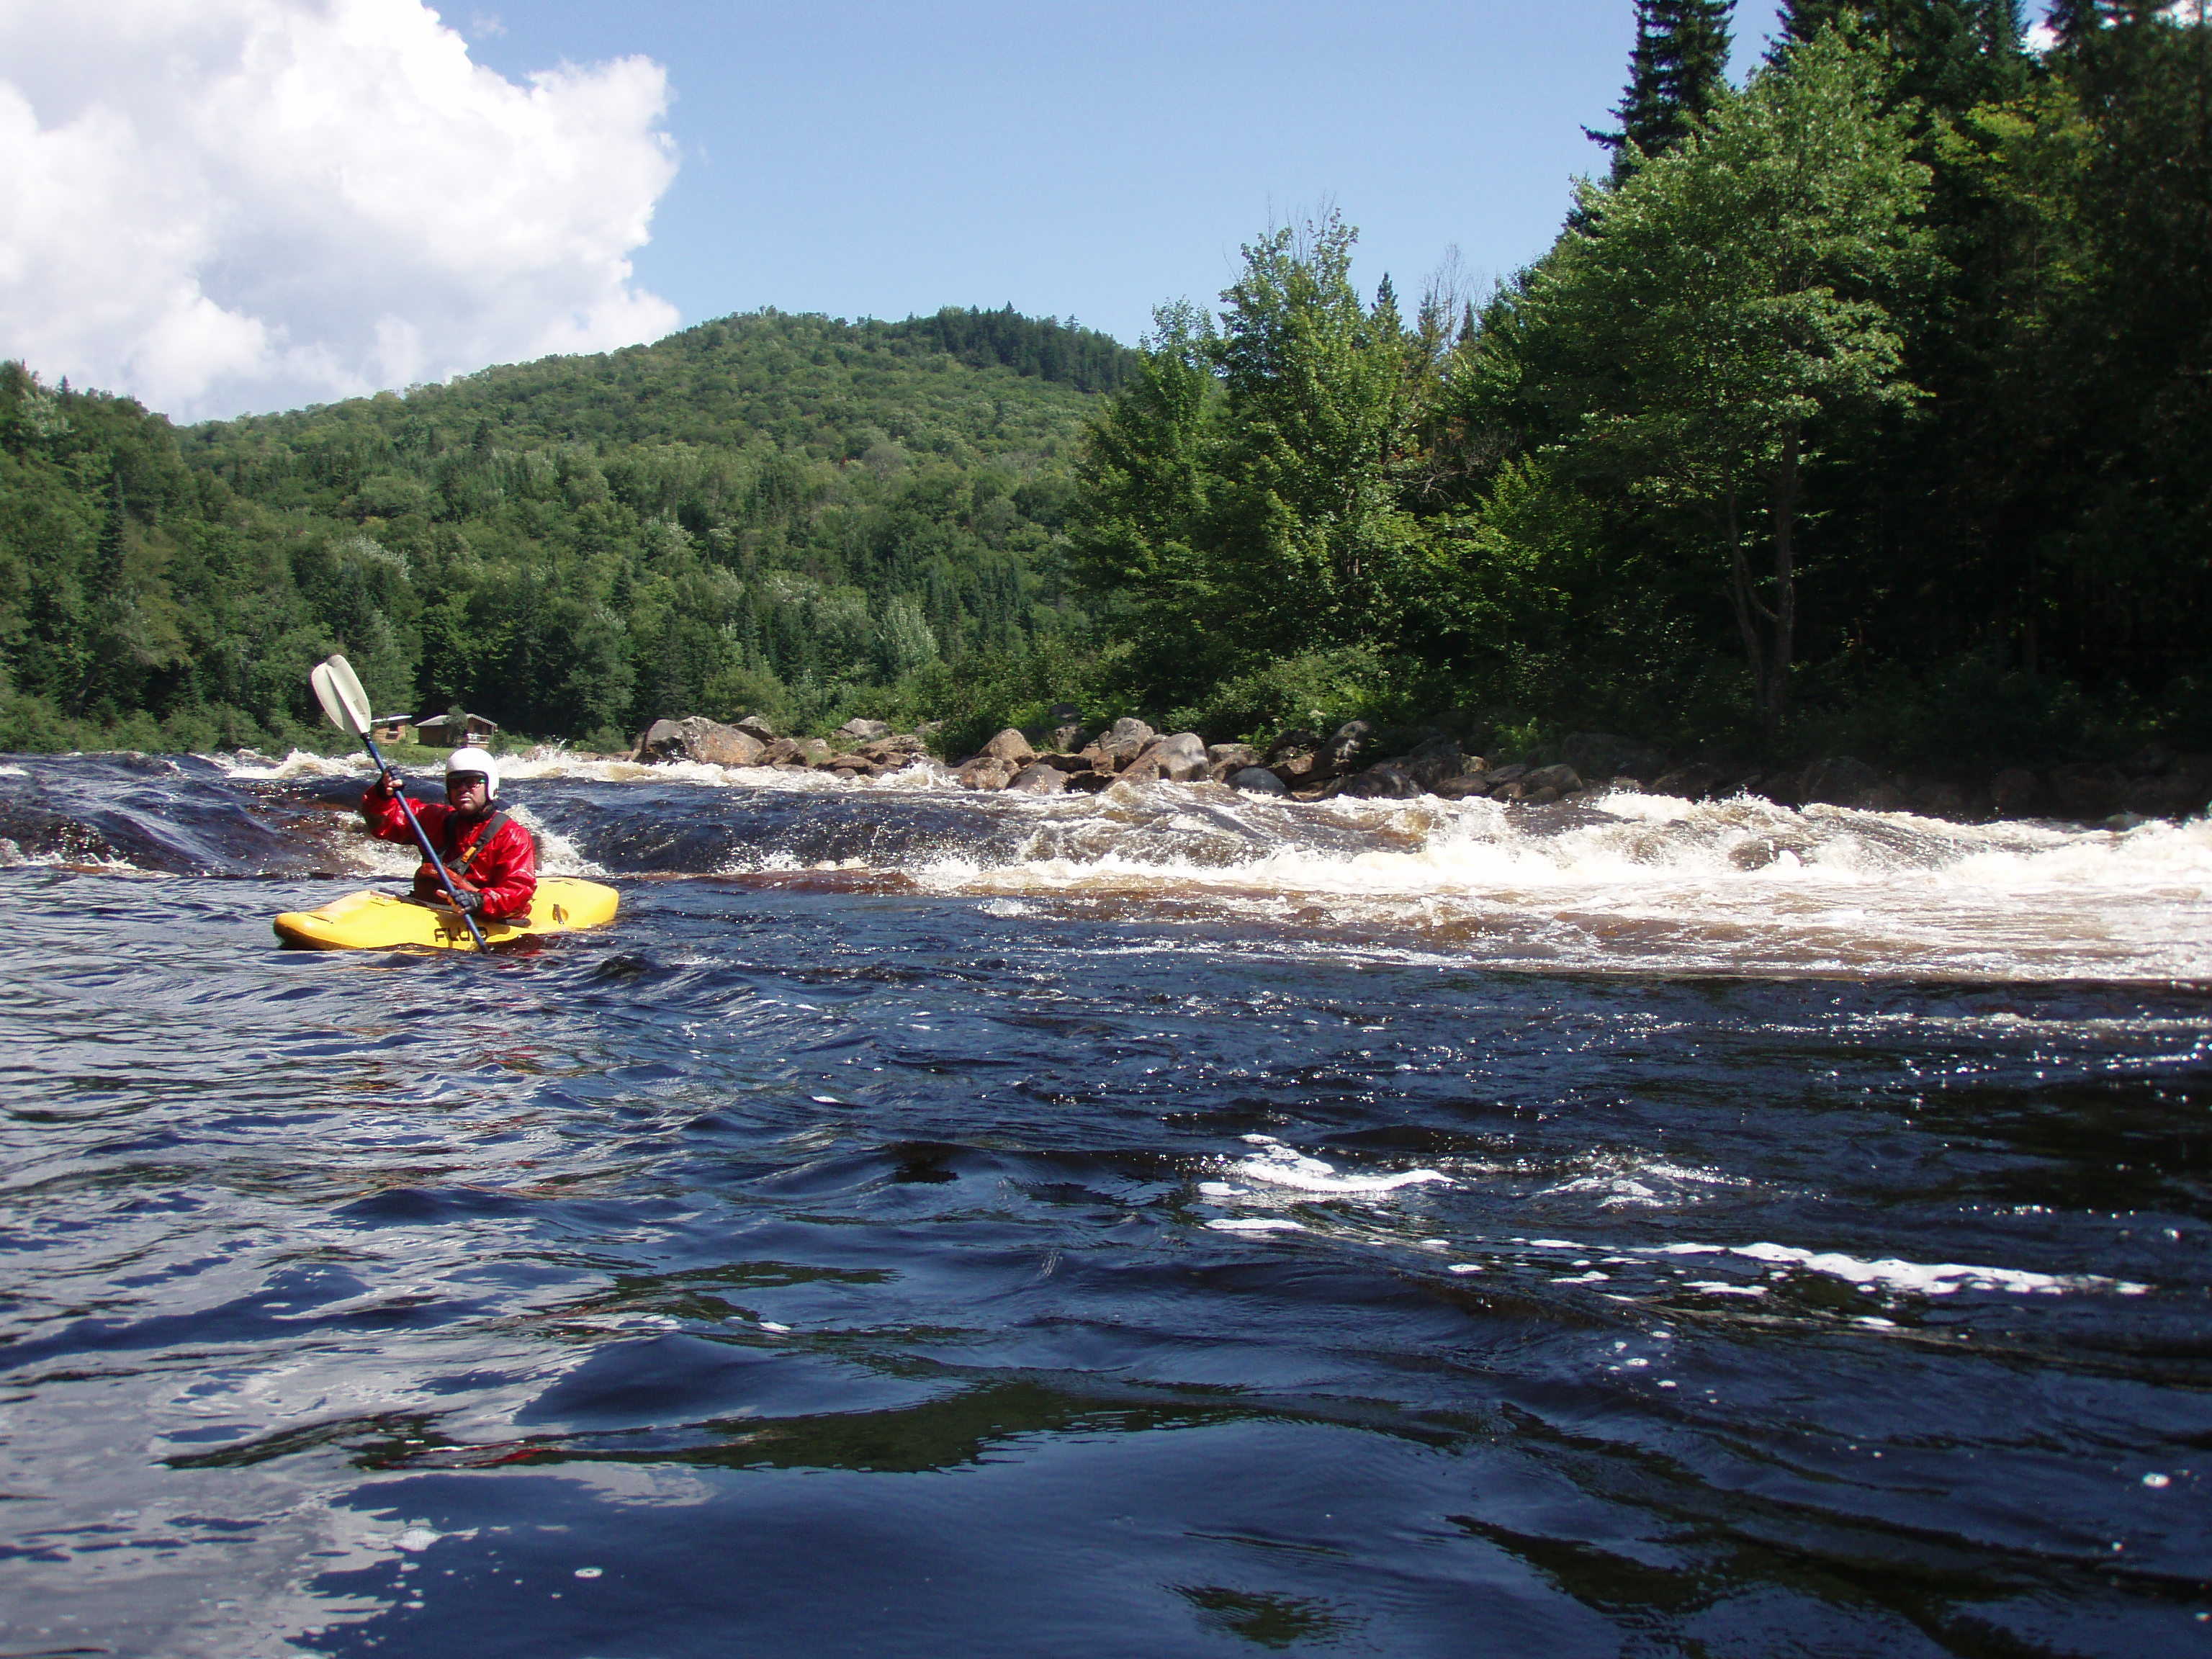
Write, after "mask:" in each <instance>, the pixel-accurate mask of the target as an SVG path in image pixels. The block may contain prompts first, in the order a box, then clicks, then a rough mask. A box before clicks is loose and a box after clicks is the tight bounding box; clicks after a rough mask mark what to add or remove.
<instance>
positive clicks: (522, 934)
mask: <svg viewBox="0 0 2212 1659" xmlns="http://www.w3.org/2000/svg"><path fill="white" fill-rule="evenodd" d="M617 899H618V896H617V893H616V892H615V890H614V889H613V888H611V887H602V886H601V885H600V884H599V883H598V882H595V881H578V880H575V879H574V878H571V877H566V876H556V877H553V878H550V879H548V880H545V881H541V882H539V883H538V892H537V895H536V896H534V897H533V898H532V900H531V902H530V913H529V915H525V916H515V917H513V918H511V919H509V920H507V921H489V920H487V919H485V918H483V917H479V918H478V919H477V926H478V927H482V928H483V936H484V943H485V944H487V945H501V944H504V943H506V942H507V941H508V940H510V939H528V938H530V937H532V936H533V935H536V934H543V933H571V932H573V931H574V930H575V929H576V928H579V927H599V926H600V925H601V924H602V923H605V922H610V921H613V920H614V919H615V906H616V903H617ZM276 937H277V938H278V939H282V940H283V941H284V943H285V944H287V945H307V946H308V947H309V948H310V949H312V950H317V951H394V950H402V949H404V948H406V947H407V946H410V945H414V946H417V947H421V948H425V949H428V950H434V951H473V950H475V949H476V948H477V946H476V941H475V940H474V939H471V938H470V937H469V930H468V926H467V924H466V923H465V922H464V921H462V920H461V919H460V917H459V915H456V914H455V913H454V912H453V911H452V910H450V909H448V908H447V907H445V906H444V905H441V904H418V903H417V902H416V901H414V900H413V899H410V898H403V897H401V896H399V895H398V894H397V893H378V892H367V893H348V894H347V895H346V896H344V897H343V898H339V899H332V900H331V902H329V903H328V904H325V905H324V906H323V907H322V908H320V909H319V910H288V911H286V912H285V913H284V914H283V915H281V916H279V917H277V918H276Z"/></svg>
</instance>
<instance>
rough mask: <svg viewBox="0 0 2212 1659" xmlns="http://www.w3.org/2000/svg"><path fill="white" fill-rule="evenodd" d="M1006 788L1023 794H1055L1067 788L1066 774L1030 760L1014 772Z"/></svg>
mask: <svg viewBox="0 0 2212 1659" xmlns="http://www.w3.org/2000/svg"><path fill="white" fill-rule="evenodd" d="M1006 788H1007V790H1008V792H1009V793H1012V792H1015V791H1018V792H1019V793H1023V794H1024V795H1057V794H1060V793H1064V792H1065V791H1066V788H1067V774H1066V773H1065V772H1063V771H1061V770H1060V769H1059V768H1058V767H1056V766H1048V765H1046V764H1045V763H1044V762H1042V761H1032V762H1030V763H1029V764H1028V765H1027V766H1024V768H1022V769H1021V770H1020V771H1018V772H1017V773H1015V774H1014V776H1013V781H1012V782H1010V783H1009V784H1007V785H1006Z"/></svg>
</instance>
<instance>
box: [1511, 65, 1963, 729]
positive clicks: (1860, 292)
mask: <svg viewBox="0 0 2212 1659" xmlns="http://www.w3.org/2000/svg"><path fill="white" fill-rule="evenodd" d="M1882 83H1883V68H1882V64H1881V60H1880V59H1879V58H1878V57H1877V56H1876V55H1875V54H1873V53H1870V52H1865V51H1863V50H1860V49H1858V48H1857V47H1855V46H1853V45H1852V43H1851V42H1850V40H1846V39H1844V38H1842V37H1840V36H1838V34H1836V33H1832V32H1830V33H1823V34H1822V35H1820V37H1818V38H1817V39H1815V40H1812V41H1810V42H1808V43H1807V44H1806V45H1803V46H1796V47H1794V48H1792V49H1790V52H1788V53H1787V55H1786V56H1785V57H1784V60H1783V61H1782V63H1781V64H1778V65H1771V66H1769V67H1768V68H1766V69H1765V70H1762V71H1761V72H1760V73H1759V75H1757V76H1754V77H1753V81H1752V82H1751V85H1750V86H1749V88H1747V90H1746V91H1745V92H1744V93H1743V94H1741V96H1738V97H1735V98H1731V99H1729V100H1728V101H1727V102H1726V103H1724V104H1723V106H1722V107H1721V108H1720V109H1719V110H1718V111H1717V112H1716V114H1715V116H1714V118H1713V119H1712V121H1711V124H1710V125H1707V126H1706V127H1705V128H1704V129H1702V130H1701V131H1698V132H1697V133H1695V134H1693V135H1692V137H1690V138H1689V139H1687V140H1686V142H1685V143H1683V144H1682V145H1681V146H1680V147H1679V148H1678V149H1675V150H1674V152H1672V153H1671V154H1669V155H1665V156H1662V157H1660V158H1658V159H1656V160H1655V161H1652V162H1650V164H1649V165H1647V166H1644V167H1639V168H1638V169H1637V170H1636V171H1635V172H1634V173H1632V174H1631V175H1630V177H1629V178H1628V179H1626V181H1624V183H1623V184H1622V185H1621V186H1620V188H1619V189H1617V190H1613V191H1597V190H1595V189H1589V190H1587V191H1586V192H1585V195H1584V197H1583V209H1584V212H1585V214H1586V215H1587V216H1588V220H1589V229H1588V231H1587V232H1586V233H1584V234H1577V235H1570V236H1568V237H1565V238H1563V239H1562V240H1561V241H1560V243H1559V246H1558V247H1557V248H1556V249H1555V250H1554V251H1553V254H1552V255H1551V256H1550V257H1549V258H1547V259H1546V260H1545V261H1544V262H1543V263H1542V264H1540V265H1539V266H1538V267H1536V269H1535V270H1534V271H1532V272H1531V273H1530V274H1529V276H1528V278H1527V279H1526V280H1525V281H1524V282H1523V283H1522V286H1521V287H1520V289H1519V290H1518V291H1517V292H1516V293H1515V294H1513V295H1510V296H1509V298H1508V299H1507V300H1506V301H1504V304H1503V306H1502V307H1500V310H1501V313H1502V314H1500V315H1498V317H1496V318H1495V319H1494V320H1493V324H1492V326H1491V327H1489V328H1486V330H1485V331H1484V333H1483V335H1482V337H1481V338H1480V340H1479V341H1478V343H1477V345H1476V349H1475V356H1476V362H1475V363H1474V365H1473V366H1472V368H1473V371H1474V372H1473V373H1472V374H1470V376H1469V377H1468V383H1469V395H1470V397H1471V398H1473V399H1474V402H1475V403H1476V404H1477V405H1478V407H1477V408H1476V409H1475V410H1474V411H1472V412H1474V413H1475V414H1476V415H1478V416H1480V415H1482V414H1485V413H1487V414H1490V415H1491V416H1492V417H1493V418H1495V416H1496V415H1497V414H1498V412H1499V411H1501V410H1503V411H1504V412H1506V413H1507V414H1508V416H1509V418H1511V416H1513V414H1514V413H1515V412H1516V411H1535V412H1536V414H1537V416H1538V418H1542V419H1547V420H1548V421H1549V422H1551V424H1552V430H1553V441H1552V442H1551V443H1550V444H1548V445H1542V444H1541V443H1540V444H1539V445H1538V446H1536V447H1537V453H1538V455H1539V457H1540V458H1541V459H1544V460H1545V461H1546V464H1547V465H1548V466H1549V467H1550V468H1551V469H1552V471H1554V472H1555V473H1556V474H1558V475H1559V476H1561V477H1580V478H1582V479H1583V480H1585V481H1586V482H1587V483H1589V485H1591V486H1593V487H1595V488H1597V489H1603V490H1612V491H1618V492H1620V493H1621V494H1623V495H1626V496H1627V497H1628V498H1629V499H1630V500H1631V501H1639V502H1640V503H1642V504H1644V507H1645V510H1646V511H1647V512H1656V513H1657V514H1659V515H1661V516H1662V517H1666V516H1671V515H1674V514H1677V513H1687V514H1689V515H1690V516H1691V517H1692V519H1694V520H1701V521H1702V522H1703V523H1704V525H1705V526H1706V530H1705V534H1704V535H1703V536H1702V537H1699V538H1694V540H1693V545H1696V546H1698V550H1699V551H1700V552H1702V553H1703V554H1704V555H1705V556H1706V558H1708V559H1710V560H1711V563H1713V564H1716V565H1717V566H1718V567H1719V568H1720V569H1721V570H1723V571H1724V572H1726V573H1727V574H1726V579H1725V580H1726V591H1727V593H1728V597H1729V609H1730V611H1731V612H1732V613H1733V617H1734V620H1735V625H1736V631H1737V634H1738V637H1739V639H1740V641H1741V644H1742V647H1743V649H1744V653H1745V655H1746V657H1747V659H1748V664H1749V666H1750V668H1751V671H1752V678H1753V684H1754V694H1755V702H1756V707H1757V709H1758V713H1759V721H1760V725H1761V726H1762V727H1763V728H1764V730H1765V734H1766V736H1767V738H1768V739H1769V740H1770V741H1771V740H1772V738H1774V737H1775V735H1776V734H1777V732H1778V731H1779V729H1780V726H1781V723H1782V720H1783V718H1784V714H1785V712H1786V710H1787V707H1788V702H1789V687H1790V667H1791V665H1792V662H1793V660H1794V659H1795V657H1796V647H1797V631H1796V630H1797V588H1798V579H1799V573H1800V567H1801V564H1802V550H1800V548H1799V546H1798V532H1799V531H1800V529H1801V527H1802V522H1803V518H1804V505H1803V495H1804V488H1805V483H1804V477H1805V473H1806V471H1807V469H1808V464H1809V463H1810V462H1812V461H1813V460H1814V459H1815V458H1816V456H1817V453H1818V449H1819V447H1820V442H1821V441H1822V439H1823V438H1824V437H1825V436H1826V435H1827V434H1828V432H1829V431H1830V430H1832V428H1834V426H1835V425H1836V424H1837V423H1838V422H1841V421H1843V420H1845V419H1847V418H1849V417H1850V416H1854V415H1863V414H1865V413H1868V412H1870V411H1872V410H1878V409H1880V408H1881V406H1883V405H1885V404H1891V405H1893V404H1902V403H1905V402H1907V401H1909V400H1911V398H1914V396H1915V395H1916V389H1915V388H1914V387H1912V386H1911V385H1910V384H1908V383H1907V382H1906V381H1905V380H1904V378H1903V376H1902V374H1901V373H1900V367H1901V359H1902V342H1901V340H1900V338H1899V330H1898V325H1897V323H1896V321H1895V319H1894V318H1893V315H1892V313H1891V310H1890V308H1889V303H1888V302H1889V301H1891V300H1893V298H1895V297H1897V296H1898V295H1899V293H1900V291H1901V290H1904V289H1906V288H1908V287H1909V285H1910V283H1911V279H1912V278H1913V277H1914V276H1916V275H1921V274H1924V272H1925V268H1926V264H1927V252H1928V250H1927V247H1926V238H1925V235H1924V233H1923V232H1920V231H1918V230H1917V228H1915V226H1914V220H1915V218H1916V217H1917V213H1918V210H1919V208H1920V205H1921V202H1922V199H1923V197H1924V195H1925V192H1926V190H1927V184H1928V170H1927V168H1926V167H1923V166H1921V165H1919V164H1918V163H1917V162H1915V161H1912V160H1911V155H1910V135H1909V132H1908V130H1907V127H1906V125H1905V120H1904V118H1902V117H1900V116H1898V115H1894V114H1885V113H1884V112H1882V111H1881V107H1880V98H1881V90H1882ZM1485 402H1487V403H1488V404H1490V406H1491V407H1490V409H1489V410H1483V409H1481V408H1480V406H1479V405H1480V404H1483V403H1485ZM1521 418H1522V419H1524V420H1525V419H1526V418H1528V416H1527V415H1526V413H1522V416H1521ZM1759 541H1763V542H1764V543H1765V560H1764V561H1763V562H1764V565H1765V568H1764V570H1763V571H1762V570H1761V569H1760V568H1759V563H1760V562H1758V561H1754V559H1753V556H1752V553H1753V546H1754V544H1756V543H1758V542H1759Z"/></svg>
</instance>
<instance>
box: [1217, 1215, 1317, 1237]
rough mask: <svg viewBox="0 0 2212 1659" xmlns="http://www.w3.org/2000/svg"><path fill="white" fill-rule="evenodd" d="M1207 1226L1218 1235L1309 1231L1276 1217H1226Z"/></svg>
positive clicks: (1300, 1225)
mask: <svg viewBox="0 0 2212 1659" xmlns="http://www.w3.org/2000/svg"><path fill="white" fill-rule="evenodd" d="M1206 1225H1207V1226H1208V1227H1211V1228H1212V1230H1213V1231H1215V1232H1217V1233H1302V1232H1305V1231H1309V1230H1308V1229H1307V1228H1306V1227H1305V1226H1304V1225H1303V1224H1301V1223H1299V1222H1296V1221H1285V1220H1283V1219H1281V1218H1279V1217H1274V1216H1255V1217H1250V1218H1244V1217H1237V1216H1225V1217H1221V1218H1217V1219H1215V1220H1212V1221H1209V1222H1207V1223H1206Z"/></svg>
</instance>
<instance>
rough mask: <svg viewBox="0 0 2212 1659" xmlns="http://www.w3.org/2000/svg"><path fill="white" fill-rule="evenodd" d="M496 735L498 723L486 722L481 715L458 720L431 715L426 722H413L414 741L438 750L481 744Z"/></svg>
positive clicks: (448, 715) (472, 715)
mask: <svg viewBox="0 0 2212 1659" xmlns="http://www.w3.org/2000/svg"><path fill="white" fill-rule="evenodd" d="M498 735H499V722H498V721H496V720H486V719H485V718H484V717H483V715H482V714H463V715H461V716H459V718H458V720H457V719H456V718H455V717H454V716H453V715H451V714H433V715H431V716H430V717H429V718H428V720H416V722H415V741H416V742H417V743H425V744H430V745H432V746H433V747H435V748H439V749H459V748H461V747H463V746H464V745H465V744H471V743H474V744H482V743H485V742H488V741H489V740H490V739H491V738H495V737H497V736H498Z"/></svg>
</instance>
